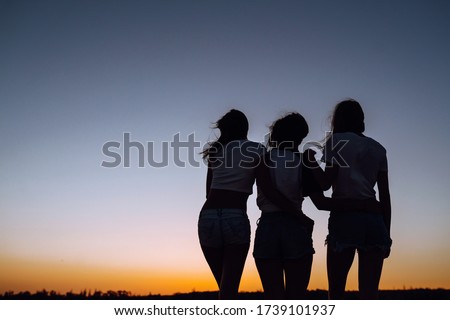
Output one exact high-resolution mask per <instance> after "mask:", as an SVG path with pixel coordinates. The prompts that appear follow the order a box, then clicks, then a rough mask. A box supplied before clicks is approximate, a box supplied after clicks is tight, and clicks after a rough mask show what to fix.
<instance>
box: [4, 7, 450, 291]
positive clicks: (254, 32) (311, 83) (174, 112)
mask: <svg viewBox="0 0 450 320" xmlns="http://www.w3.org/2000/svg"><path fill="white" fill-rule="evenodd" d="M449 57H450V3H449V2H448V1H445V0H442V1H434V0H433V1H429V0H427V1H425V0H423V1H410V0H408V1H388V0H381V1H380V0H378V1H361V0H352V1H349V0H343V1H331V0H330V1H279V0H277V1H275V0H274V1H263V0H258V1H230V0H227V1H206V0H203V1H175V0H170V1H125V0H123V1H69V0H66V1H56V0H55V1H31V0H30V1H20V0H19V1H18V0H14V1H0V136H1V137H2V139H1V148H0V292H4V291H7V290H13V291H16V292H17V291H23V290H29V291H35V290H40V289H43V288H45V289H47V290H56V291H59V292H62V293H64V292H66V291H69V290H73V291H75V292H78V291H80V290H83V289H88V290H89V289H91V290H95V289H99V290H104V291H105V290H110V289H111V290H127V291H131V292H133V293H137V294H146V293H149V292H152V293H163V294H170V293H174V292H189V291H191V290H193V289H195V290H197V291H202V290H216V289H217V287H216V285H215V283H214V281H213V277H212V274H211V272H210V270H209V268H208V266H207V264H206V261H205V260H204V258H203V256H202V253H201V250H200V247H199V244H198V239H197V227H196V226H197V217H198V212H199V210H200V208H201V206H202V204H203V201H204V199H205V177H206V168H205V166H204V164H203V163H201V165H200V166H198V167H194V166H191V165H189V164H188V165H187V166H186V167H185V168H180V167H177V166H176V165H175V163H174V161H173V150H169V160H170V163H169V165H168V166H167V167H164V168H154V167H151V166H150V165H148V164H147V165H146V166H145V167H144V168H139V167H138V155H137V149H133V150H131V167H130V168H124V167H123V165H121V166H119V167H117V168H104V167H102V166H101V163H102V161H111V158H109V157H106V156H105V155H103V154H102V146H103V144H104V143H105V142H107V141H117V142H120V143H121V144H123V134H124V133H125V132H128V133H130V136H131V140H133V141H139V142H141V143H143V144H145V143H147V142H148V141H150V142H153V143H154V148H155V154H154V158H155V160H160V159H161V157H162V154H161V146H162V143H163V142H164V141H169V142H170V141H172V140H173V137H174V136H175V135H176V134H177V133H179V135H180V138H181V139H182V140H187V137H188V135H190V134H192V133H193V134H195V138H196V140H197V141H199V142H201V144H202V145H203V144H204V143H206V142H207V141H208V140H210V139H213V138H214V137H215V134H216V132H215V131H214V130H213V129H211V124H212V123H213V122H214V121H215V120H217V119H218V118H220V116H222V115H223V114H224V113H225V112H227V111H228V110H229V109H230V108H231V107H236V108H239V109H241V110H242V111H244V112H245V113H246V114H247V116H248V118H249V121H250V133H249V138H251V139H253V140H256V141H263V137H264V134H265V133H266V132H267V131H268V125H270V123H271V122H272V121H273V120H275V119H276V118H278V117H279V116H281V115H282V114H283V113H284V112H286V111H298V112H300V113H302V114H303V115H304V116H305V118H306V119H307V121H308V123H309V126H310V134H309V135H308V137H307V140H310V141H319V140H321V139H322V138H323V137H324V136H325V133H326V131H327V130H328V128H329V116H330V112H331V111H332V108H333V106H334V105H335V104H336V103H337V102H338V101H340V100H342V99H345V98H347V97H352V98H355V99H357V100H359V101H360V103H361V104H362V106H363V108H364V110H365V113H366V129H367V130H366V134H367V135H368V136H371V137H373V138H375V139H376V140H378V141H379V142H380V143H382V144H383V145H384V146H385V147H386V149H387V150H388V161H389V170H390V171H389V172H390V173H389V174H390V186H391V195H392V203H393V217H392V238H393V248H392V254H391V257H390V258H389V259H388V260H387V261H386V263H385V268H384V272H383V275H382V280H381V288H382V289H402V288H410V287H414V288H417V287H429V288H450V272H449V270H450V235H449V234H450V233H449V228H450V214H449V213H450V212H449V208H450V194H449V190H450V168H449V166H448V163H447V161H448V159H449V157H450V148H449V142H448V136H449V133H450V132H449V122H450V106H449V103H450V90H449V88H448V86H449V83H450V60H449ZM146 151H148V148H147V149H146ZM185 151H186V150H184V151H183V152H182V153H181V159H184V160H187V157H188V154H187V152H185ZM199 151H200V148H199V149H196V152H199ZM118 152H120V153H121V154H122V155H123V149H120V150H118ZM195 159H196V160H197V161H200V156H199V155H198V154H196V155H195ZM305 213H306V214H308V215H309V216H310V217H311V218H313V219H314V220H315V221H316V228H315V231H314V237H313V238H314V245H315V249H316V254H315V256H314V264H313V271H312V278H311V282H310V286H309V288H310V289H316V288H319V289H326V288H327V282H326V268H325V247H324V239H325V236H326V234H327V217H328V214H327V212H323V211H322V212H320V211H318V210H316V209H315V208H314V207H313V205H312V204H311V202H310V201H309V199H308V200H306V201H305ZM258 216H259V210H258V208H257V207H256V205H255V195H252V196H251V197H250V199H249V217H250V220H251V225H252V232H253V233H252V234H254V230H255V229H256V220H257V218H258ZM252 239H253V236H252ZM356 268H357V263H356V262H355V264H354V266H353V268H352V272H351V275H350V278H349V281H348V288H349V289H356V288H357V282H356V273H355V271H356ZM261 289H262V287H261V284H260V282H259V278H258V274H257V272H256V268H255V264H254V261H253V258H252V256H251V251H250V253H249V257H248V259H247V264H246V267H245V270H244V275H243V279H242V283H241V290H244V291H253V290H261Z"/></svg>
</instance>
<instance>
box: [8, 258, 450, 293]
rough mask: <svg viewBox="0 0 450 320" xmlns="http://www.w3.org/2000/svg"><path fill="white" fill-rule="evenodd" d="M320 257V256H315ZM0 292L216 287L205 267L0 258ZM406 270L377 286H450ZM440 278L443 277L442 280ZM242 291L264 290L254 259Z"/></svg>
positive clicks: (315, 276)
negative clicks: (408, 275)
mask: <svg viewBox="0 0 450 320" xmlns="http://www.w3.org/2000/svg"><path fill="white" fill-rule="evenodd" d="M317 260H320V259H317ZM0 262H1V263H0V264H1V265H2V272H1V274H0V293H4V292H7V291H14V292H20V291H30V292H36V291H40V290H43V289H45V290H47V291H51V290H54V291H56V292H58V293H61V294H64V293H66V292H74V293H78V292H81V291H84V290H86V291H88V292H89V291H91V292H92V293H93V292H94V291H96V290H99V291H102V292H107V291H108V290H112V291H119V290H124V291H128V292H130V293H131V294H135V295H147V294H162V295H171V294H174V293H188V292H193V291H198V292H199V291H217V285H216V283H215V281H214V279H213V277H212V274H211V273H210V271H209V269H208V268H207V267H200V268H198V269H197V270H187V269H186V270H184V271H181V270H178V271H177V270H168V271H167V270H166V271H165V270H161V269H159V270H155V269H151V268H148V269H147V268H113V267H100V266H88V265H81V264H80V265H76V264H67V263H65V262H63V261H58V262H43V261H31V260H20V259H15V260H12V259H8V260H7V259H5V258H0ZM322 266H324V264H322V263H320V264H319V263H318V264H317V265H316V266H314V265H313V271H312V274H311V281H310V285H309V288H308V289H309V290H315V289H322V290H326V289H327V282H326V281H327V279H326V270H325V268H324V267H322ZM356 272H357V264H356V265H355V266H353V267H352V270H351V272H350V274H349V279H348V284H347V290H357V275H356ZM405 272H407V271H405V270H399V271H394V270H392V268H391V267H390V266H387V267H386V270H385V272H384V273H383V276H382V280H381V284H380V289H404V288H407V289H408V288H412V287H415V288H419V287H421V288H425V287H426V288H450V281H449V279H448V277H447V275H446V270H439V274H436V273H430V275H429V277H428V279H426V280H425V281H416V282H411V283H403V284H402V283H399V282H398V279H399V276H400V275H401V274H402V273H403V274H404V273H405ZM442 280H444V281H442ZM240 291H242V292H254V291H262V286H261V282H260V280H259V277H258V273H257V271H256V268H255V266H254V263H253V261H248V263H247V265H246V268H245V270H244V274H243V277H242V281H241V285H240Z"/></svg>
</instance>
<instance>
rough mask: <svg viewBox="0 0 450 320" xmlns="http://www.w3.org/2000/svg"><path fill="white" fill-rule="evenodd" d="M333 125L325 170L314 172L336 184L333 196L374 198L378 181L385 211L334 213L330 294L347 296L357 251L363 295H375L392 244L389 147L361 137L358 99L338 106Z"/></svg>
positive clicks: (362, 127) (322, 181)
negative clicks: (347, 282) (388, 164)
mask: <svg viewBox="0 0 450 320" xmlns="http://www.w3.org/2000/svg"><path fill="white" fill-rule="evenodd" d="M331 129H332V134H331V135H329V137H328V138H327V140H326V143H325V147H324V150H323V157H322V161H324V162H325V163H326V167H325V172H323V171H322V170H314V172H315V174H316V177H317V180H318V181H319V182H320V184H321V185H322V187H323V189H324V190H327V189H329V188H330V187H331V186H332V187H333V193H332V198H334V199H357V200H358V199H362V200H364V199H375V198H376V195H375V190H374V187H375V184H376V185H377V186H378V192H379V201H380V206H381V214H380V212H377V210H373V211H372V212H370V211H369V212H368V211H367V210H366V211H363V210H332V211H331V213H330V217H329V220H328V231H329V233H328V236H327V272H328V286H329V291H328V292H329V298H330V299H343V298H344V292H345V285H346V281H347V275H348V272H349V270H350V267H351V265H352V263H353V259H354V256H355V252H356V250H357V252H358V260H359V263H358V282H359V292H360V298H362V299H376V298H377V297H378V286H379V282H380V277H381V271H382V268H383V261H384V258H387V257H388V256H389V254H390V247H391V244H392V240H391V238H390V227H391V201H390V193H389V184H388V166H387V157H386V149H385V148H384V147H383V146H382V145H381V144H380V143H378V142H377V141H375V140H374V139H372V138H369V137H367V136H365V135H363V132H364V130H365V124H364V112H363V110H362V108H361V105H360V104H359V103H358V102H357V101H355V100H352V99H349V100H344V101H342V102H340V103H338V104H337V105H336V107H335V110H334V113H333V117H332V122H331ZM378 211H379V210H378Z"/></svg>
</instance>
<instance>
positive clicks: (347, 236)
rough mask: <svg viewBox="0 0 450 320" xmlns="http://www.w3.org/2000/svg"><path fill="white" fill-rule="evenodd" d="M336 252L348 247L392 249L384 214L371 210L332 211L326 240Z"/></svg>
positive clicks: (363, 249)
mask: <svg viewBox="0 0 450 320" xmlns="http://www.w3.org/2000/svg"><path fill="white" fill-rule="evenodd" d="M325 243H326V244H327V245H328V246H330V247H331V249H333V250H334V251H335V252H340V251H342V250H344V249H346V248H355V249H357V250H358V251H367V250H373V249H378V250H382V251H384V252H387V251H388V250H390V247H391V245H392V240H391V239H390V237H389V235H388V232H387V229H386V226H385V224H384V221H383V216H382V215H381V214H379V213H370V212H332V213H331V214H330V218H329V219H328V236H327V239H326V242H325Z"/></svg>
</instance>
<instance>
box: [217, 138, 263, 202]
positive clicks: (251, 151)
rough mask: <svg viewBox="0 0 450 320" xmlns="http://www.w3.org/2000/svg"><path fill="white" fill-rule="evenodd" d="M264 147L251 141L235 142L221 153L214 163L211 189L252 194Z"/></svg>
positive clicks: (228, 144) (226, 146)
mask: <svg viewBox="0 0 450 320" xmlns="http://www.w3.org/2000/svg"><path fill="white" fill-rule="evenodd" d="M264 150H265V148H264V146H263V145H262V144H260V143H258V142H253V141H250V140H234V141H231V142H229V143H227V144H226V145H225V146H224V148H223V149H221V150H220V151H219V153H218V154H217V155H215V156H214V158H212V159H210V160H211V162H212V165H211V169H212V181H211V189H222V190H232V191H239V192H244V193H248V194H251V193H252V192H253V183H254V182H255V177H256V176H255V174H256V167H257V165H258V162H259V158H260V156H261V154H262V153H263V151H264Z"/></svg>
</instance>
